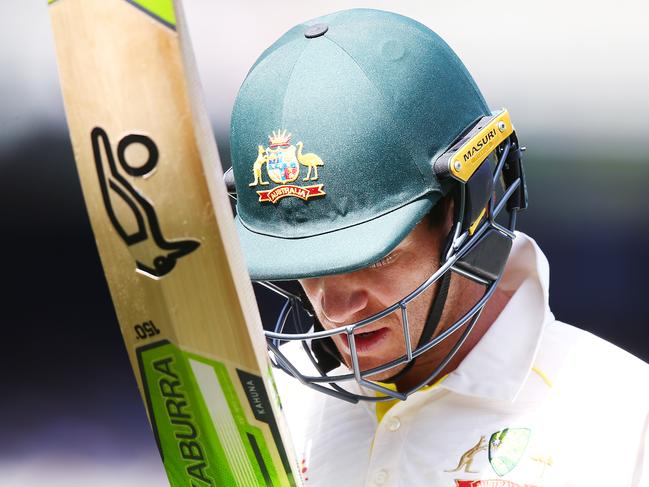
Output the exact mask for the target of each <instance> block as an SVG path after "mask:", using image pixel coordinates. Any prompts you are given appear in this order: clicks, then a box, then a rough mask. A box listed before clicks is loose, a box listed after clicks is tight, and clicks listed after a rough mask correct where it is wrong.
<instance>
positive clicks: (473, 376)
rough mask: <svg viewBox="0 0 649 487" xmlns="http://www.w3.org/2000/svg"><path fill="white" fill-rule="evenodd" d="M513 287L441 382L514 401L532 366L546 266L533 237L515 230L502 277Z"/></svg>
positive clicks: (544, 301) (545, 307) (544, 306)
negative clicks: (495, 315)
mask: <svg viewBox="0 0 649 487" xmlns="http://www.w3.org/2000/svg"><path fill="white" fill-rule="evenodd" d="M499 287H500V288H501V289H503V290H505V291H510V292H513V295H512V297H511V299H510V300H509V302H508V303H507V305H506V306H505V307H504V308H503V310H502V312H501V313H500V315H499V316H498V318H496V320H495V321H494V323H493V324H492V325H491V327H490V328H489V330H487V332H486V333H485V335H484V336H483V337H482V339H481V340H480V341H479V342H478V344H477V345H476V346H475V347H474V348H473V350H471V352H469V354H468V355H467V356H466V357H465V359H464V360H463V361H462V362H461V363H460V365H459V366H458V367H457V369H455V370H454V371H453V372H451V373H450V374H449V375H448V377H446V380H444V381H443V382H442V383H441V384H440V387H441V388H444V389H448V390H450V391H453V392H456V393H458V394H464V395H469V396H477V397H483V398H490V399H500V400H509V401H513V400H514V399H516V396H517V395H518V393H519V392H520V390H521V388H522V387H523V384H524V383H525V380H526V379H527V376H528V374H529V373H530V370H531V368H532V366H533V362H534V358H535V356H536V353H537V349H538V346H539V342H540V339H541V334H542V331H543V325H544V323H545V322H546V321H548V320H549V319H551V318H552V313H551V312H550V307H549V304H548V287H549V266H548V261H547V259H546V257H545V255H543V252H541V249H539V247H538V245H537V244H536V242H535V241H534V240H533V239H532V238H530V237H528V236H527V235H525V234H523V233H520V232H516V239H515V240H514V244H513V247H512V251H511V254H510V257H509V259H508V261H507V265H506V266H505V272H504V275H503V278H502V280H501V283H500V286H499Z"/></svg>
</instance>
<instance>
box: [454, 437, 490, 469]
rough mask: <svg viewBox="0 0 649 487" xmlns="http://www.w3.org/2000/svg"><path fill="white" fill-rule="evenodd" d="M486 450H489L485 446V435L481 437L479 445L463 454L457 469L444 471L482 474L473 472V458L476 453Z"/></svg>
mask: <svg viewBox="0 0 649 487" xmlns="http://www.w3.org/2000/svg"><path fill="white" fill-rule="evenodd" d="M486 449H487V445H485V437H484V435H483V436H481V437H480V441H478V443H476V444H475V445H474V446H472V447H471V448H469V449H468V450H467V451H466V452H464V453H463V454H462V456H461V457H460V461H459V462H458V464H457V467H455V468H454V469H453V470H444V471H445V472H459V471H461V470H464V471H465V472H466V473H480V472H476V471H474V470H471V465H472V464H473V457H475V455H476V453H478V452H480V451H482V450H486Z"/></svg>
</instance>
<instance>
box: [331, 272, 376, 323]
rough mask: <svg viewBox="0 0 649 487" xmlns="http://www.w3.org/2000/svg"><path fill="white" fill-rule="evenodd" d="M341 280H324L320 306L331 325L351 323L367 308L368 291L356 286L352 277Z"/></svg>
mask: <svg viewBox="0 0 649 487" xmlns="http://www.w3.org/2000/svg"><path fill="white" fill-rule="evenodd" d="M345 277H347V279H341V278H340V277H338V276H334V277H328V278H324V279H323V282H322V294H321V296H320V305H321V307H322V313H323V314H324V316H325V318H326V319H327V320H328V321H330V322H331V323H336V324H343V323H347V324H349V323H351V322H353V321H356V320H353V317H354V315H355V314H357V313H358V312H359V311H362V310H364V309H365V308H366V307H367V302H368V294H367V291H366V290H365V289H364V288H362V287H359V286H358V285H356V283H355V282H354V280H353V279H350V276H349V275H347V276H345Z"/></svg>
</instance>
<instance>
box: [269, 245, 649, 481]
mask: <svg viewBox="0 0 649 487" xmlns="http://www.w3.org/2000/svg"><path fill="white" fill-rule="evenodd" d="M548 274H549V270H548V262H547V260H546V258H545V256H544V255H543V253H542V252H541V250H540V249H539V248H538V246H537V245H536V243H535V242H534V241H533V240H532V239H531V238H529V237H527V236H526V235H524V234H521V233H517V238H516V240H515V243H514V247H513V250H512V254H511V257H510V259H509V261H508V264H507V267H506V270H505V275H504V277H503V280H502V283H501V287H502V288H503V289H505V290H509V291H512V292H513V296H512V298H511V299H510V301H509V302H508V304H507V305H506V307H505V308H504V309H503V311H502V313H501V314H500V316H499V317H498V318H497V319H496V321H495V322H494V323H493V325H492V326H491V328H490V329H489V330H488V331H487V333H486V334H485V335H484V337H483V338H482V339H481V340H480V341H479V342H478V344H477V345H476V346H475V348H474V349H473V350H472V351H471V352H470V353H469V354H468V355H467V356H466V358H465V359H464V360H463V361H462V363H461V364H460V365H459V367H458V368H457V369H456V370H455V371H454V372H452V373H450V374H449V375H448V376H447V377H446V379H444V380H443V381H442V382H441V383H439V384H437V385H435V386H433V387H431V388H428V389H426V390H421V391H418V392H416V393H414V394H413V395H412V396H410V397H409V398H408V400H407V401H403V402H400V401H398V402H396V404H394V405H393V406H392V407H391V408H390V409H389V410H387V412H385V413H384V414H382V413H383V411H377V410H376V406H375V405H374V404H369V403H366V402H364V403H359V404H356V405H353V404H349V403H346V402H344V401H341V400H339V399H335V398H332V397H329V396H326V395H324V394H321V393H318V392H316V391H313V390H311V389H309V388H307V387H305V386H303V385H301V384H299V383H298V382H297V381H296V380H294V379H292V378H289V377H288V376H286V374H283V373H276V374H275V375H276V379H277V382H278V388H279V391H280V394H281V398H282V402H283V404H284V410H285V413H286V416H287V419H288V422H289V427H290V429H291V432H292V434H293V439H294V443H295V447H296V450H297V454H298V457H301V462H302V467H303V471H304V475H303V476H304V478H305V479H307V480H306V482H305V485H306V486H307V487H360V486H368V487H370V486H376V487H397V486H399V487H418V486H434V487H447V486H448V487H541V486H543V487H553V486H557V487H577V486H584V487H586V486H588V487H592V486H602V487H604V486H606V487H649V434H648V429H649V366H648V365H647V364H645V363H644V362H642V361H640V360H639V359H637V358H635V357H633V356H632V355H630V354H628V353H626V352H625V351H623V350H621V349H619V348H617V347H615V346H614V345H612V344H610V343H607V342H605V341H604V340H601V339H599V338H597V337H595V336H593V335H591V334H589V333H587V332H584V331H582V330H579V329H577V328H574V327H572V326H569V325H566V324H564V323H561V322H558V321H556V320H555V319H554V316H553V315H552V313H551V311H550V308H549V306H548V284H549V281H548V279H549V277H548ZM594 305H596V303H595V304H594ZM612 325H613V326H614V324H612ZM289 355H291V353H289ZM379 418H380V419H379Z"/></svg>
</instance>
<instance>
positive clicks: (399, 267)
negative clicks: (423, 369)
mask: <svg viewBox="0 0 649 487" xmlns="http://www.w3.org/2000/svg"><path fill="white" fill-rule="evenodd" d="M447 232H448V228H447V225H439V226H431V225H429V223H428V220H427V219H424V220H422V221H421V222H420V223H419V224H418V225H417V226H415V228H414V229H413V230H412V231H411V232H410V234H409V235H408V236H407V237H406V238H405V239H404V240H403V241H402V242H401V243H400V244H399V246H398V247H397V248H396V249H395V250H393V251H392V252H391V253H390V254H388V256H386V257H385V258H384V259H382V260H381V261H379V262H377V263H376V264H374V265H372V266H370V267H367V268H364V269H361V270H358V271H355V272H351V273H348V274H341V275H334V276H325V277H317V278H311V279H302V280H300V283H301V284H302V287H303V289H304V292H305V293H306V295H307V297H308V298H309V300H310V301H311V304H312V306H313V309H314V311H315V313H316V316H317V317H318V319H319V320H320V323H322V326H323V327H324V328H325V329H333V328H338V327H340V326H343V325H349V324H351V323H355V322H357V321H359V320H362V319H364V318H367V317H369V316H372V315H374V314H376V313H378V312H380V311H382V310H384V309H385V308H387V307H389V306H391V305H393V304H394V303H396V302H398V301H400V300H401V299H403V298H404V297H405V296H406V295H408V294H409V293H411V292H412V291H413V290H415V289H416V288H417V287H418V286H419V285H420V284H421V283H422V282H424V281H425V280H426V279H427V278H428V277H430V276H431V275H432V274H433V273H434V272H435V271H436V270H437V269H438V267H439V258H440V249H441V248H442V245H443V240H444V239H445V238H446V235H447ZM436 292H437V283H435V285H433V286H431V287H430V288H428V289H427V290H426V291H425V292H424V293H423V294H422V295H420V296H419V297H417V298H416V299H415V300H413V301H412V302H411V303H409V304H408V308H407V310H408V323H409V328H410V343H411V347H412V348H413V349H414V348H415V347H416V346H417V343H418V340H419V337H420V336H421V333H422V330H423V327H424V323H425V320H426V317H427V315H428V309H429V307H430V304H431V301H432V298H433V296H434V295H435V293H436ZM402 323H403V322H402V316H401V313H400V312H395V313H392V314H389V315H388V316H386V317H384V318H382V319H380V320H378V321H375V322H373V323H371V324H369V325H367V326H366V327H364V328H362V329H360V330H358V331H357V332H356V333H355V343H356V350H357V354H358V357H359V364H360V367H361V369H362V370H368V369H371V368H374V367H378V366H379V365H382V364H385V363H386V362H389V361H390V360H393V359H396V358H398V357H400V356H402V355H403V354H404V353H405V339H404V332H403V325H402ZM333 340H334V343H335V344H336V346H337V347H338V350H339V351H340V353H341V355H342V357H343V360H344V361H345V363H346V364H347V365H348V366H350V364H351V354H350V350H349V344H348V342H347V338H346V336H344V335H335V336H334V337H333ZM420 362H422V361H420V360H418V361H417V365H418V366H419V365H420ZM421 365H423V363H422V364H421ZM403 367H404V366H401V369H402V368H403ZM399 370H400V369H398V368H395V369H391V370H388V371H386V372H384V373H382V374H377V375H375V376H372V377H371V378H372V379H373V380H382V379H386V378H388V377H391V376H393V375H394V374H395V373H397V372H398V371H399Z"/></svg>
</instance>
